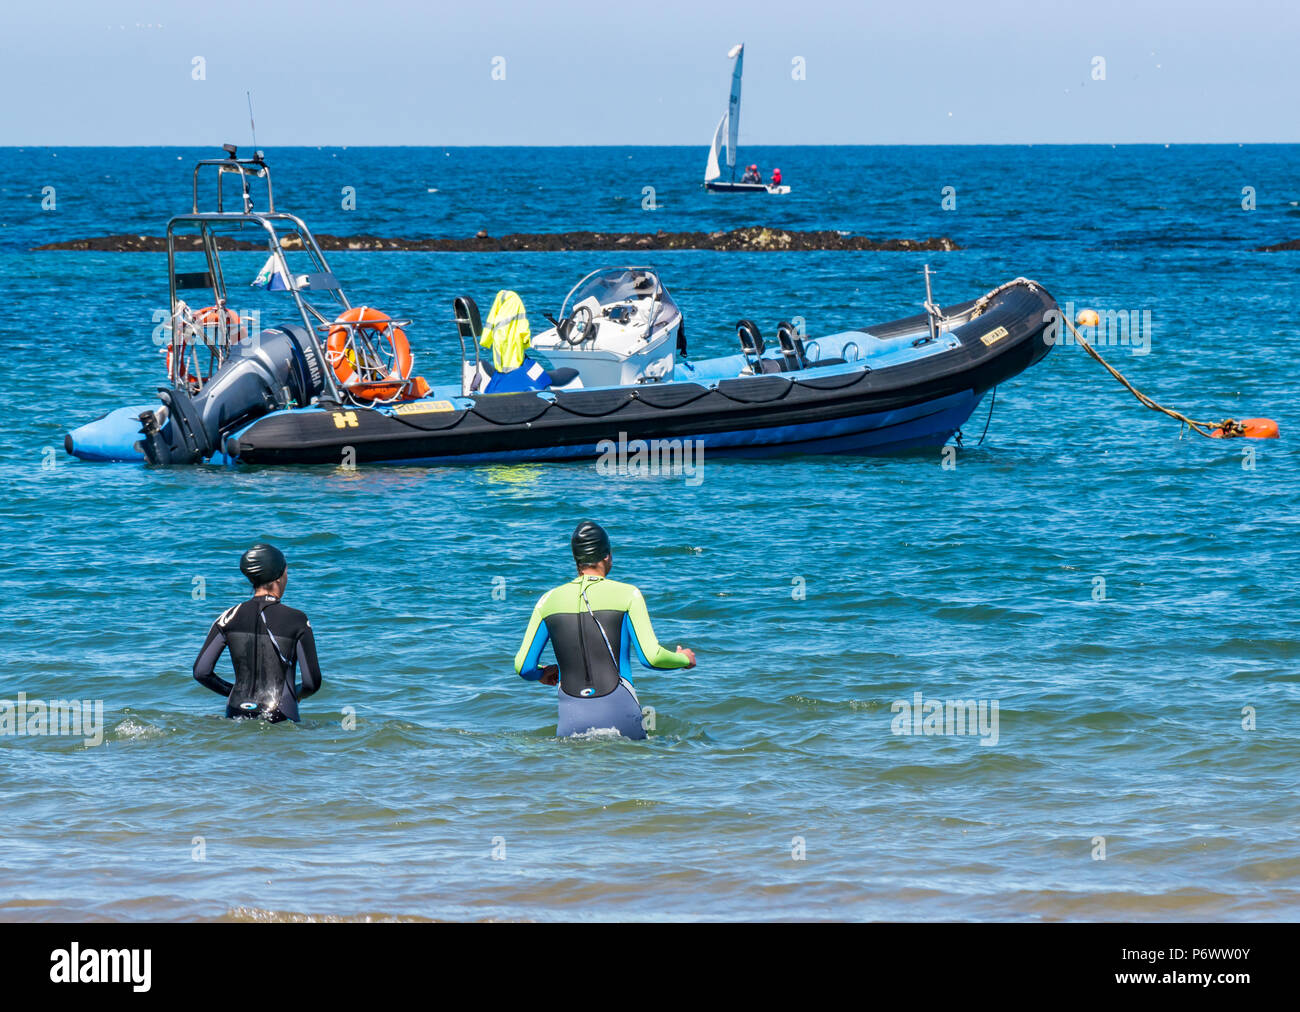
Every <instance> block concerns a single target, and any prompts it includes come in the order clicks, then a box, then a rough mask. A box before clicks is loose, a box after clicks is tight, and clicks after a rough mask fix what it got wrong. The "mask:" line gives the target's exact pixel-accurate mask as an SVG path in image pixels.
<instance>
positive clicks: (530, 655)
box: [515, 597, 551, 682]
mask: <svg viewBox="0 0 1300 1012" xmlns="http://www.w3.org/2000/svg"><path fill="white" fill-rule="evenodd" d="M545 600H546V598H545V597H543V598H542V600H541V601H538V602H537V605H536V607H534V608H533V615H532V618H530V619H529V620H528V629H527V630H526V631H525V632H524V642H523V643H522V644H521V645H520V647H519V653H517V654H515V674H517V675H518V676H519V677H520V678H526V679H527V680H528V681H530V682H536V681H539V680H541V678H542V675H543V674H545V672H543V671H542V666H541V665H542V651H543V650H545V649H546V644H547V643H549V642H550V639H551V633H550V630H549V629H547V628H546V623H545V622H544V621H543V620H542V601H545Z"/></svg>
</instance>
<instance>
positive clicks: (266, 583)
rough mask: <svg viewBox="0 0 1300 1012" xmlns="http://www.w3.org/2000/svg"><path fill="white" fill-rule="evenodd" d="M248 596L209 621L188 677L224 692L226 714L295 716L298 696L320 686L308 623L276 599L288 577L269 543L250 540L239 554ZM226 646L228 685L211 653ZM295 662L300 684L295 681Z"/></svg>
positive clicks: (272, 718)
mask: <svg viewBox="0 0 1300 1012" xmlns="http://www.w3.org/2000/svg"><path fill="white" fill-rule="evenodd" d="M239 568H240V570H241V571H242V572H243V574H244V575H245V576H246V577H248V580H249V582H250V583H251V584H252V585H253V596H252V597H251V598H250V599H249V600H247V601H245V602H244V603H243V604H237V605H235V607H233V608H231V609H229V610H228V611H224V612H222V613H221V616H220V617H219V618H218V619H217V620H216V621H215V622H213V623H212V629H211V630H210V631H209V632H208V638H207V640H206V641H205V642H204V644H203V649H202V650H200V651H199V656H198V659H197V660H196V661H195V662H194V679H195V681H197V682H198V683H199V684H200V685H206V686H207V687H208V688H209V689H211V690H212V691H213V692H219V693H221V694H222V695H223V696H225V697H226V716H227V717H258V718H261V719H262V720H268V721H270V722H271V723H272V724H277V723H279V722H280V721H282V720H297V719H298V701H299V700H300V699H306V698H307V697H308V696H310V695H311V694H312V693H313V692H315V691H316V690H317V689H319V688H320V683H321V677H320V665H319V664H318V663H317V661H316V639H315V637H314V636H313V635H312V631H311V623H310V622H308V621H307V616H306V615H304V614H303V613H302V612H300V611H298V610H296V609H294V608H288V607H285V606H284V605H283V604H281V603H280V598H281V597H283V596H284V587H285V584H287V583H288V582H289V571H288V565H287V564H286V563H285V560H284V556H283V555H281V554H280V552H279V550H278V549H276V548H273V547H272V546H271V545H263V544H259V545H254V546H253V547H252V548H250V549H249V550H248V551H246V552H245V553H244V557H243V558H242V559H240V560H239ZM227 647H229V648H230V660H231V663H232V664H233V665H234V666H235V682H234V684H233V685H232V684H231V683H230V682H227V681H226V680H225V679H224V678H221V677H219V676H218V675H217V673H216V666H217V659H218V658H219V657H220V656H221V652H222V651H223V650H225V649H226V648H227ZM300 667H301V671H302V687H301V688H298V687H296V685H295V681H296V679H295V673H296V671H297V670H298V669H299V668H300Z"/></svg>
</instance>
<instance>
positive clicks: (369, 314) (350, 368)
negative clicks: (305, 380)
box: [325, 306, 414, 400]
mask: <svg viewBox="0 0 1300 1012" xmlns="http://www.w3.org/2000/svg"><path fill="white" fill-rule="evenodd" d="M334 322H335V323H355V324H361V325H362V326H361V327H332V328H331V329H330V332H329V337H328V339H327V341H326V347H325V357H326V359H327V360H328V361H329V363H330V365H331V366H333V368H334V375H335V376H337V377H338V379H339V382H340V383H342V384H343V385H344V386H345V387H349V388H351V389H350V392H351V393H352V395H353V396H354V397H358V398H361V399H363V400H388V399H390V398H392V397H395V396H397V394H398V393H399V392H401V390H402V388H403V386H405V384H406V381H407V379H408V377H410V375H411V366H412V365H413V364H414V360H413V359H412V357H411V345H410V342H409V341H407V340H406V334H405V332H404V331H403V330H402V328H401V327H395V326H393V321H392V319H391V318H390V317H389V315H388V314H387V313H383V312H380V311H379V310H378V309H371V308H370V307H369V306H357V307H355V308H353V309H349V310H347V311H346V312H344V313H343V314H342V315H340V316H339V317H338V318H337V319H336V320H335V321H334ZM362 329H364V330H368V331H372V332H373V333H374V335H375V336H377V337H382V338H386V339H387V341H388V344H389V345H390V346H391V347H392V350H393V368H392V370H391V371H390V372H389V373H387V374H386V375H376V373H377V372H378V371H379V370H378V369H376V368H375V367H374V366H373V365H369V364H367V363H364V362H363V363H359V362H358V361H357V348H356V343H355V341H354V340H353V331H354V330H362ZM363 374H364V375H363Z"/></svg>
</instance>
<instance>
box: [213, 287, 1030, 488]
mask: <svg viewBox="0 0 1300 1012" xmlns="http://www.w3.org/2000/svg"><path fill="white" fill-rule="evenodd" d="M971 305H973V303H966V304H964V305H963V306H956V307H951V309H950V315H952V316H954V317H956V316H959V315H960V314H961V313H963V312H966V311H969V309H970V306H971ZM1054 310H1056V303H1055V301H1054V300H1053V299H1052V297H1051V296H1050V295H1049V294H1048V293H1047V292H1046V291H1044V290H1043V289H1042V288H1041V287H1039V286H1029V285H1026V284H1016V285H1014V286H1012V287H1010V288H1008V289H1007V290H1005V291H1003V292H1001V293H999V294H998V295H997V296H995V297H994V299H993V300H992V301H991V302H990V304H989V305H988V307H987V308H986V309H985V311H984V312H983V313H982V314H981V315H979V316H978V317H976V318H974V319H973V320H970V321H969V322H967V323H965V324H963V325H961V326H960V327H957V328H955V329H954V330H953V331H952V332H951V333H952V335H953V336H954V337H957V338H959V339H960V342H961V343H960V346H959V347H957V348H954V349H951V350H948V351H944V352H942V353H940V354H936V355H933V356H931V357H928V358H925V359H921V360H918V361H916V362H913V363H909V364H904V365H897V366H891V367H889V368H886V369H879V370H876V371H871V370H867V369H860V370H854V371H851V372H842V373H833V374H826V373H823V374H821V375H818V374H817V372H815V371H814V372H801V373H794V374H783V373H773V374H764V375H761V376H746V377H741V378H737V379H728V380H722V381H720V382H718V383H716V385H714V386H704V385H701V384H696V383H683V382H676V383H666V384H648V385H644V386H640V387H636V388H630V389H612V390H575V391H571V392H570V391H557V392H556V393H555V394H554V395H552V396H551V397H546V396H539V395H538V394H536V393H515V394H499V395H488V396H481V397H478V398H477V399H476V400H475V402H474V406H473V407H472V408H469V409H467V410H437V406H435V405H432V404H430V405H423V404H418V403H417V404H415V405H409V406H407V408H406V409H399V413H395V414H394V413H388V412H385V411H379V410H371V409H368V408H360V407H355V406H350V405H349V406H333V405H324V406H321V407H317V408H312V409H298V410H291V411H278V412H275V413H273V414H270V415H267V416H265V417H263V418H260V419H258V420H257V421H254V422H252V423H251V424H249V425H247V426H246V427H244V428H243V429H241V430H240V431H238V432H237V433H234V434H233V435H230V436H228V437H227V438H226V440H225V443H224V446H223V449H224V452H225V455H226V457H227V458H228V459H230V460H238V461H241V462H245V463H250V464H340V463H346V462H349V461H351V462H355V463H357V464H362V463H410V464H423V463H444V462H447V463H455V462H464V463H472V462H479V461H520V460H564V459H579V458H584V457H596V456H599V455H601V454H602V453H605V452H607V450H608V444H609V443H610V442H618V441H628V442H630V441H634V440H646V441H649V440H667V441H671V440H688V439H690V440H700V441H701V445H702V446H703V447H704V448H705V449H706V450H707V451H708V452H709V453H710V454H712V455H766V454H778V453H794V452H857V453H892V452H897V451H900V450H907V449H914V448H919V447H926V446H938V445H942V444H943V443H944V442H945V441H946V440H947V439H949V438H950V437H951V435H952V433H953V432H954V431H955V430H956V429H958V428H959V427H960V426H961V425H962V424H963V423H964V422H965V421H966V419H968V418H969V417H970V414H971V412H972V411H973V410H974V409H975V407H976V406H977V405H978V404H979V402H980V399H981V398H982V397H983V395H984V394H985V393H986V392H987V391H988V390H989V389H991V388H992V387H994V386H997V385H998V384H1000V383H1003V382H1005V381H1006V380H1008V379H1010V378H1011V377H1013V376H1016V375H1017V374H1019V373H1021V372H1023V371H1024V370H1025V369H1027V368H1029V367H1030V366H1031V365H1033V364H1034V363H1035V362H1037V361H1038V360H1039V359H1041V358H1042V357H1043V356H1044V355H1046V354H1047V352H1048V350H1049V349H1050V344H1049V341H1048V339H1047V336H1046V335H1047V332H1048V328H1049V327H1050V326H1051V319H1052V317H1051V315H1050V314H1051V312H1052V311H1054ZM925 327H926V318H925V317H924V316H916V317H910V318H908V319H905V320H898V321H894V322H892V323H889V324H884V325H877V326H871V327H868V328H864V329H866V330H869V331H870V332H871V334H873V335H875V336H876V337H880V338H889V337H891V336H898V335H903V334H909V333H916V332H918V331H924V329H925ZM447 407H448V408H450V405H447ZM412 409H413V410H412Z"/></svg>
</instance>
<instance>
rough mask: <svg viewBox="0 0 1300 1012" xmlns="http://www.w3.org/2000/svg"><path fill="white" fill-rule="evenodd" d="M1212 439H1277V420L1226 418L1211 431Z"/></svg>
mask: <svg viewBox="0 0 1300 1012" xmlns="http://www.w3.org/2000/svg"><path fill="white" fill-rule="evenodd" d="M1210 438H1211V439H1277V438H1278V428H1277V422H1275V421H1273V419H1271V418H1243V419H1241V420H1240V421H1236V420H1234V419H1232V418H1229V419H1226V420H1225V421H1224V423H1223V424H1222V425H1220V426H1219V427H1218V428H1217V429H1215V430H1214V431H1213V432H1211V433H1210Z"/></svg>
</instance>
